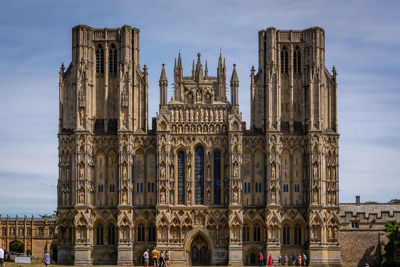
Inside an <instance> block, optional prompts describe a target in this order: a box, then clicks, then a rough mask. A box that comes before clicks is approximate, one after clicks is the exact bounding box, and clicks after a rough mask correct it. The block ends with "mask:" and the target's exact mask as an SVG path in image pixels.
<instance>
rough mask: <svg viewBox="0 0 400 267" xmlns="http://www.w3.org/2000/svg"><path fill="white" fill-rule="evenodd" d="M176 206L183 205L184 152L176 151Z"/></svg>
mask: <svg viewBox="0 0 400 267" xmlns="http://www.w3.org/2000/svg"><path fill="white" fill-rule="evenodd" d="M178 204H185V152H183V151H182V150H180V151H178Z"/></svg>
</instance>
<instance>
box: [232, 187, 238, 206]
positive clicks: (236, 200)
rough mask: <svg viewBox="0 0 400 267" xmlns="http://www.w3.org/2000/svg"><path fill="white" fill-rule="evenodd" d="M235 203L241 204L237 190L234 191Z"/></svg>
mask: <svg viewBox="0 0 400 267" xmlns="http://www.w3.org/2000/svg"><path fill="white" fill-rule="evenodd" d="M233 202H234V203H238V202H239V193H238V191H237V189H233Z"/></svg>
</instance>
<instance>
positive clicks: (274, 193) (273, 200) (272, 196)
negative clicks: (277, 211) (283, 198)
mask: <svg viewBox="0 0 400 267" xmlns="http://www.w3.org/2000/svg"><path fill="white" fill-rule="evenodd" d="M275 201H276V192H275V190H273V191H272V192H271V202H272V203H275Z"/></svg>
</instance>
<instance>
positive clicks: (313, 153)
mask: <svg viewBox="0 0 400 267" xmlns="http://www.w3.org/2000/svg"><path fill="white" fill-rule="evenodd" d="M258 55H259V57H258V58H259V62H258V69H257V70H255V69H254V68H251V70H250V77H251V83H250V85H249V87H250V88H249V89H250V90H249V91H247V90H246V91H247V92H248V93H249V94H250V95H251V123H250V130H248V129H246V124H245V122H243V121H242V116H241V113H240V110H239V102H238V98H239V80H238V76H237V73H236V68H235V65H233V72H232V74H230V76H231V78H230V82H229V85H230V99H229V100H228V98H227V95H226V91H227V87H226V83H227V81H226V76H227V75H228V74H227V73H226V63H225V59H223V57H222V55H220V56H219V59H218V66H217V67H216V75H215V76H211V75H210V74H209V71H208V66H207V62H204V66H203V62H202V60H201V55H200V54H198V55H197V59H196V60H195V61H193V67H192V70H191V72H190V71H189V73H185V74H184V70H183V67H182V66H183V65H182V60H183V59H182V58H181V55H180V54H179V55H178V58H177V60H175V64H174V77H173V89H174V93H173V96H172V98H171V100H170V101H168V96H167V91H168V90H167V89H168V77H167V75H166V72H165V66H164V65H163V66H162V72H161V76H160V81H159V86H160V106H159V112H158V114H157V117H156V118H154V119H153V123H152V124H153V127H152V130H149V129H148V121H147V118H148V113H147V112H148V111H147V110H148V107H147V105H148V70H147V68H146V65H144V66H143V68H142V67H141V65H140V52H139V30H138V29H135V28H131V27H129V26H123V27H121V28H117V29H107V28H104V29H95V28H91V27H88V26H84V25H79V26H76V27H74V28H73V30H72V62H71V63H70V64H69V66H68V68H67V69H65V68H64V66H61V69H60V73H59V80H60V82H59V90H60V100H59V107H60V109H59V134H58V138H59V180H58V208H57V216H58V222H57V224H58V231H59V240H58V242H59V243H58V260H59V263H62V264H76V265H87V264H119V265H132V264H140V263H141V261H142V260H143V259H142V255H143V252H144V250H145V249H147V248H152V247H157V248H158V249H159V250H166V249H168V250H169V254H170V259H171V263H173V264H186V265H199V264H201V265H209V264H210V265H226V264H229V265H242V264H249V265H250V264H255V263H256V260H257V255H258V253H259V251H262V252H263V253H264V254H265V255H272V256H273V257H274V258H276V257H277V256H278V255H279V254H288V255H292V254H293V253H296V254H299V253H302V252H305V253H306V254H307V255H308V257H309V259H310V262H311V263H313V264H321V265H332V266H333V265H339V264H340V260H341V246H342V247H343V244H342V243H341V242H340V240H341V238H343V240H346V237H342V235H343V234H344V232H340V233H339V230H340V227H341V226H343V227H344V228H345V229H347V228H348V222H347V221H346V220H347V219H346V218H348V217H346V216H349V215H348V214H347V213H346V212H345V213H344V215H342V213H343V211H342V212H340V207H339V202H338V201H339V200H338V186H339V184H338V181H339V171H338V168H339V165H338V156H339V147H338V146H339V133H338V122H337V82H336V70H335V68H333V69H332V71H329V70H328V69H327V68H326V67H325V32H324V30H323V29H321V28H318V27H314V28H309V29H306V30H303V31H280V30H276V29H274V28H268V29H266V30H262V31H260V32H259V50H258ZM243 91H244V90H242V92H243ZM246 94H247V93H246ZM352 216H358V215H352ZM346 223H347V224H346ZM342 260H344V261H346V262H347V260H346V257H345V256H344V255H343V253H342Z"/></svg>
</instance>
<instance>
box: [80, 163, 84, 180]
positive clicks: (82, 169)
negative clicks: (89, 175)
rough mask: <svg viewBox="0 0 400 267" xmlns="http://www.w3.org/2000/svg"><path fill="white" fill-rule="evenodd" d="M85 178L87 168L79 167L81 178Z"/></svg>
mask: <svg viewBox="0 0 400 267" xmlns="http://www.w3.org/2000/svg"><path fill="white" fill-rule="evenodd" d="M84 176H85V168H84V167H83V164H80V165H79V178H84Z"/></svg>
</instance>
